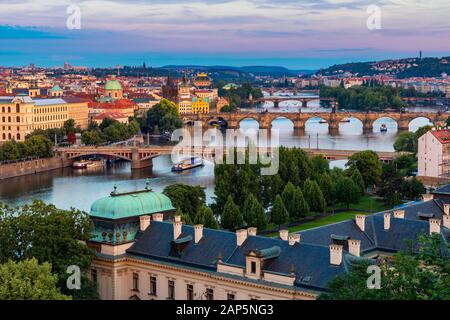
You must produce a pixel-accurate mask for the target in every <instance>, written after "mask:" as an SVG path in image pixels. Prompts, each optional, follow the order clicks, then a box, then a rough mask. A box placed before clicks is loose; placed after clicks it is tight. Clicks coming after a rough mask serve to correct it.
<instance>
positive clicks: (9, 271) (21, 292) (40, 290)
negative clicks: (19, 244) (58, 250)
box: [0, 258, 71, 300]
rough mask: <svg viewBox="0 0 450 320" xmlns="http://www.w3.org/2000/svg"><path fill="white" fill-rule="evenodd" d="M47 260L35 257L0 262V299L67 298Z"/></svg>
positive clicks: (68, 297)
mask: <svg viewBox="0 0 450 320" xmlns="http://www.w3.org/2000/svg"><path fill="white" fill-rule="evenodd" d="M57 282H58V276H57V275H53V274H52V266H51V265H50V264H49V263H48V262H44V263H42V264H39V263H38V261H37V259H35V258H32V259H26V260H23V261H19V262H15V261H12V260H9V261H8V262H6V263H3V264H0V300H69V299H70V298H71V297H70V296H66V295H64V294H62V293H61V292H60V291H59V289H58V287H57Z"/></svg>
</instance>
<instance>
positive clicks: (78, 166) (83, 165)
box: [72, 160, 89, 169]
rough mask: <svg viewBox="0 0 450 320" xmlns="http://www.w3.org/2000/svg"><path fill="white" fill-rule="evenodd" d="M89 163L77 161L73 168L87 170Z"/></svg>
mask: <svg viewBox="0 0 450 320" xmlns="http://www.w3.org/2000/svg"><path fill="white" fill-rule="evenodd" d="M88 163H89V161H87V160H80V161H75V162H74V163H73V165H72V167H73V168H74V169H85V168H87V165H88Z"/></svg>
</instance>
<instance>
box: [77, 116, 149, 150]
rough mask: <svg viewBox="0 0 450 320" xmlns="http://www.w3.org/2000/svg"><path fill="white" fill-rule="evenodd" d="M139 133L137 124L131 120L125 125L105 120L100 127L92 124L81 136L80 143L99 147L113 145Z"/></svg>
mask: <svg viewBox="0 0 450 320" xmlns="http://www.w3.org/2000/svg"><path fill="white" fill-rule="evenodd" d="M139 131H140V128H139V123H138V122H137V121H136V120H131V121H129V122H128V124H126V123H122V122H119V121H117V120H114V119H110V118H105V119H103V121H102V122H101V123H100V125H95V124H93V123H92V122H91V123H90V124H89V129H88V130H86V131H84V132H83V133H82V134H81V141H82V142H83V143H84V144H86V145H100V144H102V143H105V142H109V143H114V142H119V141H124V140H127V139H130V138H131V137H132V136H134V135H136V134H138V133H139Z"/></svg>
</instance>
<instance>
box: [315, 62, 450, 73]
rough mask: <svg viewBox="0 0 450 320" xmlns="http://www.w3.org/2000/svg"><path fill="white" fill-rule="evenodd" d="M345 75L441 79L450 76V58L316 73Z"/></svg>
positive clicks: (362, 65) (359, 64)
mask: <svg viewBox="0 0 450 320" xmlns="http://www.w3.org/2000/svg"><path fill="white" fill-rule="evenodd" d="M344 73H350V74H352V75H354V76H372V75H377V74H389V75H392V76H396V77H397V78H409V77H440V76H441V75H442V74H443V73H446V74H450V57H442V58H422V59H420V58H406V59H398V60H383V61H370V62H354V63H345V64H336V65H333V66H331V67H329V68H326V69H321V70H319V71H317V72H316V74H322V75H325V76H332V75H342V74H344Z"/></svg>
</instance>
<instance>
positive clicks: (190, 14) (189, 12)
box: [0, 0, 450, 69]
mask: <svg viewBox="0 0 450 320" xmlns="http://www.w3.org/2000/svg"><path fill="white" fill-rule="evenodd" d="M70 5H77V6H78V7H79V8H80V10H81V29H79V30H78V29H75V30H69V29H68V28H67V26H66V22H67V19H68V17H69V16H70V14H68V13H67V8H68V7H69V6H70ZM370 5H377V6H378V7H379V8H380V10H381V11H380V12H381V29H375V30H369V29H368V28H367V25H366V23H367V19H368V17H369V16H370V14H368V13H367V8H368V7H369V6H370ZM446 8H447V9H449V8H450V4H449V3H448V2H447V1H444V0H438V1H433V3H427V2H426V1H422V0H409V1H408V0H385V1H378V2H374V3H368V2H367V1H360V0H314V1H312V0H307V1H303V2H302V3H296V2H293V1H288V2H281V1H274V0H272V1H269V0H267V1H266V0H259V1H256V0H248V1H227V0H223V1H207V2H206V1H195V2H192V3H185V2H183V1H176V0H172V1H165V2H162V1H155V2H152V3H146V2H144V1H113V0H104V1H75V2H72V1H53V0H47V1H35V0H27V1H20V2H19V1H12V2H9V3H8V4H0V20H1V23H0V42H1V43H2V46H1V49H0V65H5V66H20V65H27V64H29V63H35V64H36V65H38V66H44V67H52V66H56V65H62V63H63V62H64V61H69V62H71V63H72V64H73V65H84V66H88V67H93V66H99V67H113V66H115V65H117V64H120V65H141V64H142V63H143V62H144V61H145V62H146V63H147V65H149V66H150V65H151V66H157V67H159V66H163V65H168V64H176V65H180V64H193V65H230V66H246V65H247V66H248V65H271V66H284V67H287V68H290V69H319V68H323V67H327V66H330V65H332V64H337V63H345V62H352V61H355V62H356V61H371V60H383V59H387V58H406V57H416V56H418V54H419V51H420V50H423V52H424V56H445V55H449V54H450V43H448V42H445V41H442V39H444V38H448V36H449V33H450V31H449V30H450V23H449V22H448V20H447V19H446V15H445V13H446V12H448V10H446ZM430 21H432V24H431V25H430Z"/></svg>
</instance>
